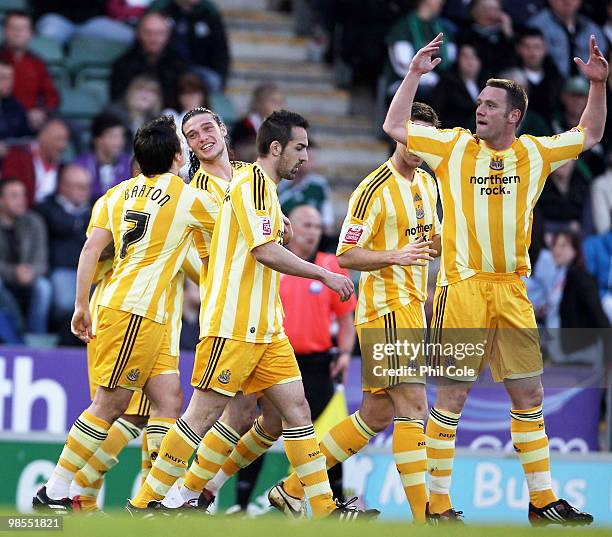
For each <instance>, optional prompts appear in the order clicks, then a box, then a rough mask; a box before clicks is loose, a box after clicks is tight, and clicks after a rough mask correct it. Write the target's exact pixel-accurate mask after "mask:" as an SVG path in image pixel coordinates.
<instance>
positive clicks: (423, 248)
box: [392, 237, 438, 267]
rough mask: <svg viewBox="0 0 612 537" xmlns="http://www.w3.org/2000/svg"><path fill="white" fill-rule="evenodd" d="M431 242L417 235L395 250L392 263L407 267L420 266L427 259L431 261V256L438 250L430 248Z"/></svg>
mask: <svg viewBox="0 0 612 537" xmlns="http://www.w3.org/2000/svg"><path fill="white" fill-rule="evenodd" d="M432 244H433V242H432V241H426V240H425V239H424V238H423V237H419V238H418V239H417V240H416V241H414V242H411V243H410V244H408V245H406V246H404V247H403V248H401V249H400V250H397V251H396V252H395V254H394V255H393V258H392V261H393V264H394V265H400V266H402V267H409V266H411V265H420V266H422V265H425V264H427V261H433V259H434V258H433V257H432V256H434V255H437V254H438V252H436V251H435V250H434V249H433V248H430V246H431V245H432Z"/></svg>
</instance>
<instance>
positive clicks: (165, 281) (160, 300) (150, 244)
mask: <svg viewBox="0 0 612 537" xmlns="http://www.w3.org/2000/svg"><path fill="white" fill-rule="evenodd" d="M103 200H104V203H105V209H104V210H102V211H99V213H98V215H97V218H96V220H95V221H94V223H93V225H94V226H95V227H101V228H104V229H108V230H110V231H111V232H112V234H113V241H114V245H115V258H114V261H113V272H112V275H111V278H110V281H109V282H108V284H107V285H106V288H105V289H104V292H103V293H102V297H101V299H100V305H102V306H106V307H108V308H113V309H117V310H121V311H126V312H129V313H135V314H137V315H141V316H143V317H146V318H148V319H151V320H153V321H155V322H158V323H165V322H166V321H167V319H168V315H167V311H166V310H167V308H168V304H167V301H168V288H169V286H170V282H171V280H172V279H173V278H174V276H175V275H176V274H177V272H178V271H179V270H180V268H181V266H182V264H183V260H184V259H185V256H186V255H187V251H188V249H189V247H190V245H191V244H192V237H193V235H194V233H193V232H194V231H195V232H196V233H203V234H204V235H207V236H209V237H210V236H211V235H212V230H213V228H214V224H215V219H216V216H217V214H218V211H219V208H218V205H217V203H216V201H215V200H214V198H213V197H212V195H211V194H210V193H208V192H202V191H200V190H197V189H195V188H192V187H190V186H189V185H186V184H185V183H184V182H183V180H182V179H181V178H180V177H177V176H175V175H172V174H170V173H167V174H163V175H159V176H156V177H153V178H148V177H145V176H143V175H139V176H138V177H134V178H132V179H129V180H127V181H123V182H122V183H120V184H119V185H117V186H116V187H113V188H112V189H111V190H109V191H108V192H107V194H106V195H105V196H104V198H103ZM208 242H209V239H207V240H205V241H202V242H201V244H204V245H205V244H206V243H208ZM201 248H203V246H200V243H198V249H199V250H200V251H199V252H198V253H199V255H200V257H205V256H206V255H207V253H208V252H205V251H202V250H201Z"/></svg>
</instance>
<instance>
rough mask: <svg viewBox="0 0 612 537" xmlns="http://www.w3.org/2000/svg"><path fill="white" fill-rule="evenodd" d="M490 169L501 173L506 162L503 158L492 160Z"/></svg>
mask: <svg viewBox="0 0 612 537" xmlns="http://www.w3.org/2000/svg"><path fill="white" fill-rule="evenodd" d="M489 168H491V169H492V170H493V171H496V172H499V171H501V170H503V169H504V161H503V159H502V158H492V159H491V162H490V163H489Z"/></svg>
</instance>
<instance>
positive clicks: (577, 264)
mask: <svg viewBox="0 0 612 537" xmlns="http://www.w3.org/2000/svg"><path fill="white" fill-rule="evenodd" d="M527 289H528V294H529V298H530V300H531V301H532V303H533V305H534V309H535V310H536V315H537V316H538V317H539V318H540V319H541V320H542V322H543V325H544V327H545V328H546V329H547V331H546V333H545V336H544V337H543V338H542V343H543V346H544V347H545V349H546V350H547V354H548V356H549V357H550V358H551V359H552V360H553V361H565V362H567V361H588V362H591V363H599V362H600V360H601V356H600V355H601V348H597V346H596V345H594V344H595V343H596V341H593V335H594V334H593V333H592V332H591V333H589V332H588V331H583V332H582V333H576V332H575V331H573V332H572V331H569V332H568V331H565V333H563V332H561V333H560V331H559V330H558V329H560V328H563V329H568V328H609V327H610V323H609V321H608V318H607V317H606V315H605V313H604V311H603V309H602V307H601V301H600V298H599V293H598V290H597V284H596V282H595V280H594V279H593V277H592V276H591V275H590V274H589V273H588V272H587V270H586V267H585V263H584V255H583V252H582V242H581V240H580V235H579V234H578V233H576V232H572V231H561V232H558V233H556V234H555V235H554V237H553V239H552V242H551V250H550V251H548V250H545V251H543V252H542V253H541V254H540V259H538V263H537V264H536V267H535V269H534V272H533V275H532V277H531V278H529V280H528V284H527Z"/></svg>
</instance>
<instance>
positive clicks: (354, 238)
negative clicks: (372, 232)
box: [342, 224, 363, 244]
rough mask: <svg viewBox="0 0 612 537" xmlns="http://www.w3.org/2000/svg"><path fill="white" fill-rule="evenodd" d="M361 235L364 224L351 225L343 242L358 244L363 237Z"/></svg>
mask: <svg viewBox="0 0 612 537" xmlns="http://www.w3.org/2000/svg"><path fill="white" fill-rule="evenodd" d="M361 235H363V226H360V225H358V224H354V225H352V226H349V228H348V229H347V230H346V233H345V234H344V238H343V239H342V242H343V243H344V244H357V243H358V242H359V239H360V238H361Z"/></svg>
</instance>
